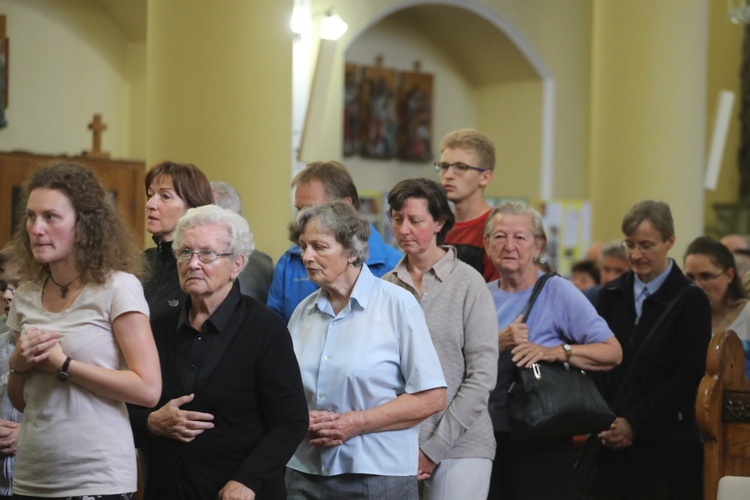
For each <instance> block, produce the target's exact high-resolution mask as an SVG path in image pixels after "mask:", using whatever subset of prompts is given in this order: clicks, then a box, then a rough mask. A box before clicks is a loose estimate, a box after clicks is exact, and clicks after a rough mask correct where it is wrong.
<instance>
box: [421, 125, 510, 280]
mask: <svg viewBox="0 0 750 500" xmlns="http://www.w3.org/2000/svg"><path fill="white" fill-rule="evenodd" d="M435 170H436V171H437V172H438V175H439V176H440V183H441V184H442V185H443V187H445V191H446V192H447V194H448V200H450V201H451V202H452V203H453V213H454V214H455V216H456V225H455V226H454V227H453V229H451V230H450V231H449V232H448V234H447V236H446V237H445V244H446V245H453V246H454V247H456V250H457V251H458V258H459V259H461V260H462V261H464V262H466V263H467V264H469V265H470V266H472V267H473V268H474V269H476V270H477V271H479V274H481V275H482V276H483V277H484V280H485V281H486V282H487V283H489V282H490V281H494V280H496V279H498V277H499V274H498V272H497V269H495V266H493V265H492V261H490V258H489V257H488V256H487V252H485V249H484V225H485V224H486V223H487V216H488V215H489V213H490V209H491V208H492V207H490V205H489V204H488V203H487V201H486V200H485V199H484V188H485V187H486V186H487V184H489V183H490V181H491V180H492V172H493V170H495V145H494V144H493V143H492V141H491V140H490V138H489V137H487V136H486V135H484V134H483V133H481V132H479V131H478V130H474V129H469V128H466V129H460V130H456V131H453V132H450V133H448V134H447V135H446V136H445V137H443V139H442V140H441V141H440V161H438V162H435Z"/></svg>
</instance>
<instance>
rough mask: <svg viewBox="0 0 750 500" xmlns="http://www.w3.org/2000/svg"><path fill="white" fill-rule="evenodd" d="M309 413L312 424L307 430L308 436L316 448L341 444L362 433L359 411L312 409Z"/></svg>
mask: <svg viewBox="0 0 750 500" xmlns="http://www.w3.org/2000/svg"><path fill="white" fill-rule="evenodd" d="M309 415H310V426H309V427H308V430H307V438H308V440H309V443H310V445H311V446H314V447H316V448H331V447H333V446H341V445H342V444H344V442H345V441H347V440H348V439H351V438H352V437H354V436H356V435H357V434H360V431H359V428H360V425H361V422H360V413H359V412H356V411H348V412H346V413H334V412H332V411H325V410H312V411H310V412H309Z"/></svg>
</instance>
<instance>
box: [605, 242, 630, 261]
mask: <svg viewBox="0 0 750 500" xmlns="http://www.w3.org/2000/svg"><path fill="white" fill-rule="evenodd" d="M605 257H612V258H615V259H622V260H624V261H625V262H628V254H627V253H625V249H624V248H622V245H621V244H620V242H616V243H610V244H608V245H607V246H605V247H604V248H602V253H601V254H600V255H599V264H601V263H602V261H604V258H605Z"/></svg>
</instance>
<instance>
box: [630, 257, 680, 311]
mask: <svg viewBox="0 0 750 500" xmlns="http://www.w3.org/2000/svg"><path fill="white" fill-rule="evenodd" d="M673 265H674V261H673V260H672V259H669V266H667V269H666V270H665V271H662V273H661V274H660V275H659V276H657V277H656V278H654V279H652V280H651V281H649V282H648V283H644V282H643V281H641V280H640V279H639V278H638V275H636V276H635V280H633V297H635V314H636V316H637V317H638V318H640V317H641V311H643V301H644V300H646V297H648V296H649V295H653V294H655V293H656V292H657V291H658V290H659V288H661V286H662V285H663V284H664V282H665V281H667V276H669V273H670V272H671V271H672V266H673ZM646 287H648V295H646V294H644V293H643V290H644V289H645V288H646Z"/></svg>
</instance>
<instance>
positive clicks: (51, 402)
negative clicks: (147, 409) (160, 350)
mask: <svg viewBox="0 0 750 500" xmlns="http://www.w3.org/2000/svg"><path fill="white" fill-rule="evenodd" d="M22 206H25V207H26V211H25V216H24V218H23V221H22V223H20V224H19V226H18V228H17V229H16V232H15V234H14V236H13V248H14V249H15V253H16V255H14V261H15V262H17V263H18V264H19V268H20V272H21V277H22V285H21V286H19V288H18V289H17V290H16V293H15V297H14V301H13V305H12V307H11V310H10V312H9V314H8V321H7V324H8V327H9V328H10V330H11V331H13V332H14V334H15V335H16V337H17V340H16V349H15V351H14V353H13V355H12V356H11V358H10V360H9V364H10V379H9V382H8V393H9V395H10V398H11V401H13V404H14V405H15V406H16V407H17V408H18V409H19V410H21V411H23V412H24V416H23V426H22V428H21V433H20V436H19V439H18V449H19V452H18V457H17V461H16V470H15V478H14V484H13V493H14V498H37V497H42V498H61V497H64V498H74V499H75V498H82V497H86V498H90V497H94V498H117V499H129V498H133V496H134V493H135V491H136V477H137V473H136V457H135V451H134V444H133V436H132V432H131V429H130V424H129V421H128V414H127V410H126V407H125V403H135V404H139V405H144V406H153V405H154V404H156V402H157V401H158V400H159V396H160V393H161V373H160V369H159V358H158V355H157V352H156V348H155V346H154V340H153V336H152V334H151V328H150V326H149V319H148V315H149V310H148V305H147V303H146V300H145V298H144V296H143V289H142V287H141V284H140V282H139V281H138V278H136V276H135V275H134V274H140V272H141V270H142V268H143V266H142V263H141V262H142V257H141V255H140V252H139V250H138V248H137V246H136V245H135V241H136V240H135V235H134V234H133V232H132V231H131V230H129V229H128V228H127V226H126V225H125V223H124V221H123V219H122V218H121V217H120V216H119V215H118V213H117V212H116V211H115V208H114V206H113V204H112V202H111V200H110V199H109V195H108V193H107V192H106V191H105V190H104V188H103V186H102V184H101V183H100V182H99V180H98V179H97V178H96V176H95V175H94V174H93V173H92V172H91V170H90V169H88V168H87V167H84V166H82V165H78V164H75V163H70V162H57V163H52V164H48V165H44V166H42V167H40V168H39V169H38V170H37V171H36V172H35V173H34V174H33V176H32V177H31V179H30V181H29V182H28V184H27V185H26V187H25V190H24V202H23V204H22Z"/></svg>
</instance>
